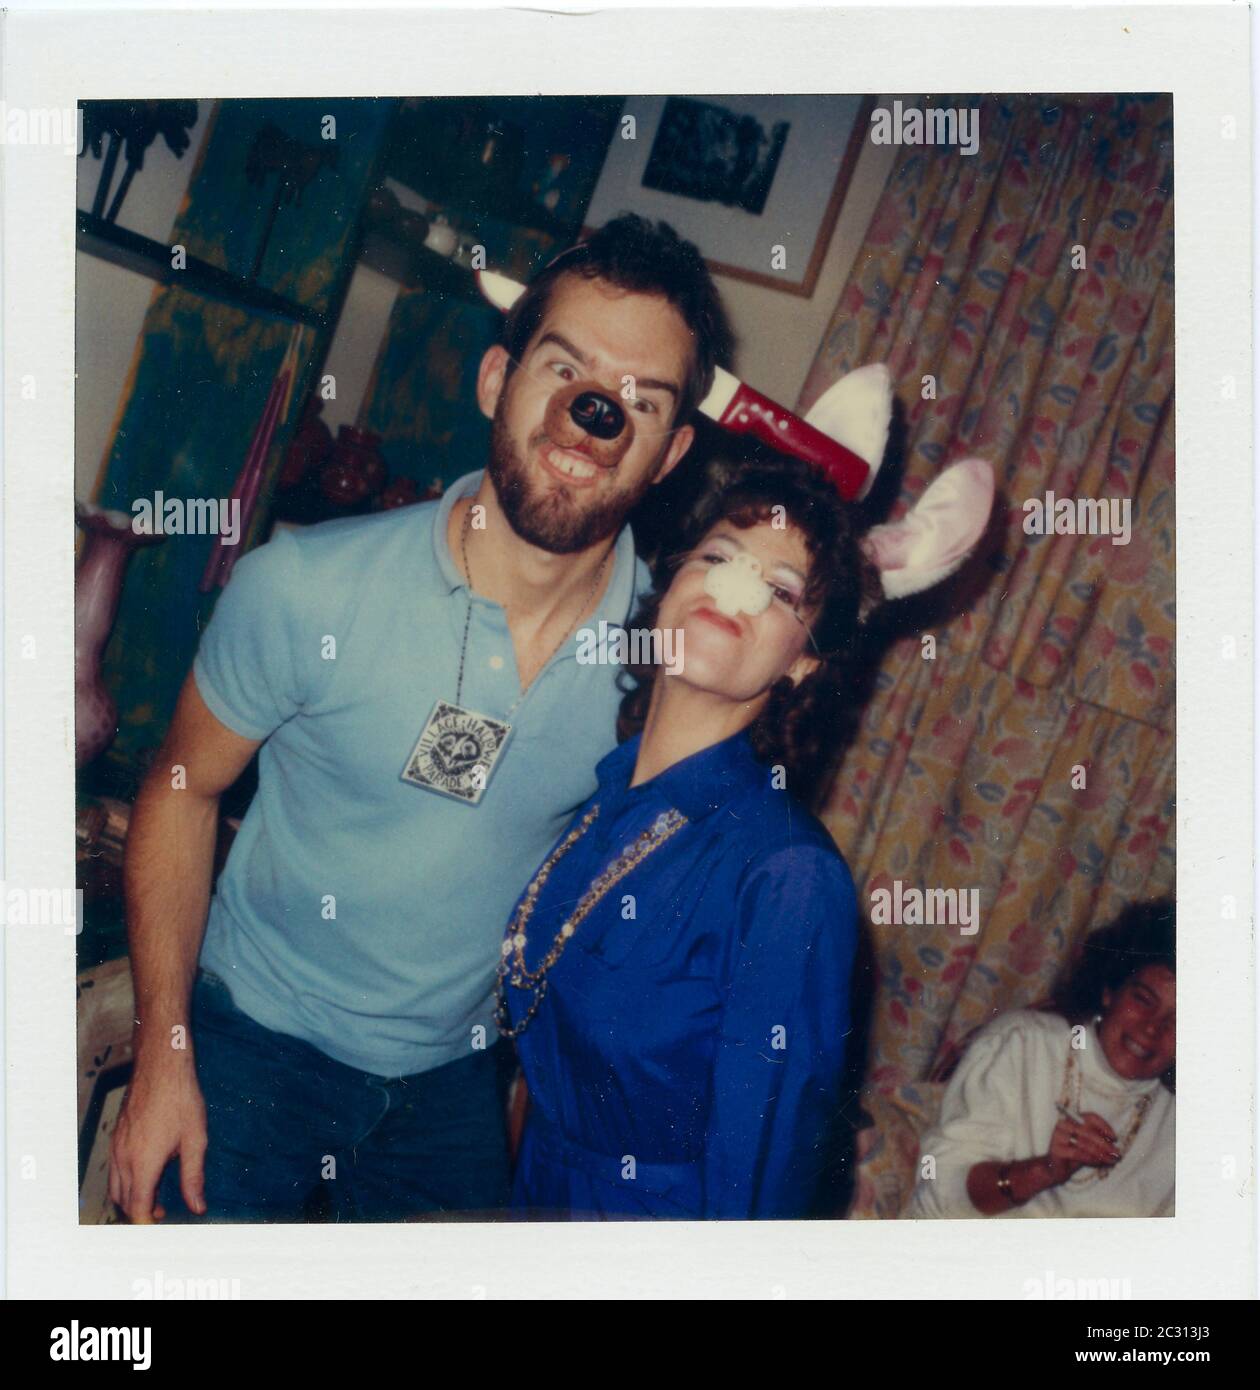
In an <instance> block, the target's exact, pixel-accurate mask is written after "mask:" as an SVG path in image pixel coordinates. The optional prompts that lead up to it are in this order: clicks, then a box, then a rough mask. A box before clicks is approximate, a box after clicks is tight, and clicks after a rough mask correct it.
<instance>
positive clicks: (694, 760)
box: [595, 729, 770, 821]
mask: <svg viewBox="0 0 1260 1390" xmlns="http://www.w3.org/2000/svg"><path fill="white" fill-rule="evenodd" d="M642 737H643V736H642V734H635V736H634V737H633V738H631V739H627V740H626V742H625V743H623V744H621V745H620V747H617V748H614V749H613V751H612V752H611V753H609V754H608V755H607V756H606V757H605V758H603V759H601V761H600V762H599V764H598V766H597V767H596V769H595V775H596V777H597V778H598V779H599V795H600V797H601V798H605V799H606V798H609V797H620V796H623V795H625V794H627V792H629V791H633V792H649V791H650V792H652V793H654V794H655V795H656V796H657V797H659V798H660V799H661V800H663V801H664V802H666V803H667V804H668V805H670V806H673V807H675V808H676V809H677V810H679V811H681V812H682V814H683V815H684V816H686V817H687V819H688V820H692V821H694V820H699V819H700V818H701V817H702V816H707V815H710V814H711V813H712V812H714V811H718V810H721V808H722V807H723V806H725V805H726V804H727V802H729V801H732V800H734V799H735V797H737V796H739V795H740V794H741V793H743V792H746V791H752V790H754V789H755V788H757V787H758V786H760V785H762V783H763V782H765V781H766V780H767V779H768V778H769V776H770V772H769V769H768V768H765V767H763V766H762V765H761V764H760V763H759V762H758V761H757V759H756V757H755V756H754V754H753V750H752V742H751V740H750V739H749V737H748V730H747V729H742V730H741V731H740V732H739V733H737V734H732V735H731V736H730V737H729V738H725V739H723V740H722V741H721V742H720V743H714V744H711V745H710V746H709V747H708V748H701V749H700V751H699V752H698V753H692V754H691V755H690V756H689V757H686V758H683V759H682V760H681V761H680V762H676V763H674V765H673V766H672V767H667V768H666V769H665V771H664V772H661V773H658V774H657V775H656V776H655V777H653V778H652V779H651V780H650V781H648V782H644V783H642V784H640V786H638V787H634V788H630V786H629V783H630V778H631V777H632V776H633V775H634V764H635V759H636V758H637V757H638V753H639V743H640V741H641V740H642Z"/></svg>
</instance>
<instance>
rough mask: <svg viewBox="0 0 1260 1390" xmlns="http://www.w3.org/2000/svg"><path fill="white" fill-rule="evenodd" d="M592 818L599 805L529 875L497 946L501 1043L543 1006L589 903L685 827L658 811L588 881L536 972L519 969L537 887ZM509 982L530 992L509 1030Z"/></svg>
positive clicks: (680, 818)
mask: <svg viewBox="0 0 1260 1390" xmlns="http://www.w3.org/2000/svg"><path fill="white" fill-rule="evenodd" d="M598 815H599V806H598V804H597V805H595V806H592V807H591V809H590V810H589V811H587V813H586V815H585V816H583V817H582V823H581V824H580V825H578V826H576V827H574V829H572V830H570V831H569V833H568V834H567V835H566V836H565V837H564V839H563V840H561V841H560V843H559V844H558V845H557V846H556V847H555V849H553V850H552V851H551V853H550V854H549V855H548V856H547V858H546V860H545V861H544V863H543V866H542V868H541V869H539V870H538V873H537V874H536V875H535V876H534V880H533V882H532V883H531V884H530V885H529V887H528V888H527V889H526V890H525V893H524V896H523V897H522V898H521V901H520V903H519V904H518V906H517V908H516V911H515V912H514V913H513V914H512V921H511V925H510V926H509V928H508V934H507V938H506V940H505V941H504V942H503V948H502V952H501V954H500V956H499V985H498V991H497V995H496V1000H495V1010H494V1021H495V1024H496V1025H497V1026H498V1029H499V1032H500V1033H502V1034H503V1036H504V1037H505V1038H519V1037H520V1035H521V1034H522V1033H523V1032H524V1031H525V1029H526V1028H528V1027H529V1024H530V1022H531V1020H532V1019H533V1017H534V1015H535V1014H536V1013H537V1012H538V1006H539V1005H540V1004H541V1003H542V1001H543V995H545V994H546V992H547V974H548V972H549V971H550V970H551V968H552V966H554V965H555V963H556V962H557V961H558V960H559V959H560V956H561V955H562V953H563V952H564V948H565V947H566V946H567V945H568V943H569V940H570V938H571V937H572V936H573V933H574V932H575V931H577V929H578V926H579V925H580V924H581V922H582V921H583V920H584V919H585V918H586V917H588V916H589V915H590V912H591V910H592V908H594V906H595V904H596V903H597V902H599V900H600V899H601V898H602V897H603V896H604V894H605V893H607V892H608V890H609V889H610V888H612V887H613V885H614V884H617V883H620V882H621V880H622V879H623V878H625V876H626V875H627V874H628V873H630V872H631V870H633V869H635V868H637V867H638V866H639V865H640V864H641V863H642V862H643V861H644V860H645V859H646V858H647V857H648V855H649V854H651V853H652V851H653V850H657V849H660V847H661V846H662V845H663V844H664V843H665V841H666V840H668V839H669V837H670V836H671V835H676V834H677V833H678V832H679V831H680V830H681V829H682V828H683V826H684V825H686V824H687V817H686V816H684V815H683V814H682V812H681V811H675V810H673V809H672V808H671V809H670V810H668V811H662V812H661V814H660V815H659V816H657V818H656V819H655V820H654V821H653V822H652V824H651V825H650V826H649V827H648V828H647V829H646V830H643V831H640V832H639V834H638V835H637V836H636V837H635V839H633V840H632V841H631V842H630V843H629V844H628V845H627V846H626V847H625V848H624V849H623V850H622V851H621V853H620V854H619V855H618V856H617V858H616V859H614V860H613V862H612V863H611V864H609V866H608V867H607V868H606V869H605V870H604V871H603V872H602V873H601V874H600V875H599V876H598V877H597V878H595V879H594V880H592V882H591V885H590V887H589V888H588V889H587V890H586V892H585V893H583V894H582V897H581V899H580V900H579V902H578V905H577V907H576V908H574V910H573V912H572V913H571V914H570V915H569V916H568V917H566V918H565V919H564V921H563V922H562V923H561V924H560V930H559V931H558V932H557V933H556V938H555V940H554V941H553V942H552V943H551V949H550V950H549V951H548V952H547V954H546V955H545V956H544V957H543V958H542V960H540V961H539V962H538V969H537V970H530V969H529V967H528V966H527V965H526V964H525V946H526V940H527V939H526V935H525V928H526V926H527V925H528V924H529V919H530V918H531V917H532V916H533V915H534V907H535V905H536V904H537V902H538V896H539V894H540V893H541V892H542V889H543V885H544V884H545V883H546V882H547V880H548V878H550V877H551V871H552V869H553V868H554V867H555V865H556V863H557V861H558V860H560V859H562V858H563V857H564V856H565V855H566V854H567V853H568V852H569V851H570V850H571V849H572V848H573V846H574V845H575V844H577V842H578V841H579V840H580V839H581V838H582V836H583V835H585V834H586V832H587V831H588V830H589V829H590V827H591V826H592V825H593V824H594V822H595V818H596V817H597V816H598ZM509 983H510V984H511V985H512V986H513V987H514V988H515V989H522V990H530V991H532V993H533V996H534V997H533V999H532V1000H531V1001H530V1005H529V1008H528V1010H527V1011H526V1014H525V1017H524V1018H523V1019H521V1021H520V1022H519V1023H518V1024H516V1025H515V1026H513V1024H512V1017H511V1014H510V1012H509V1010H508V1003H507V985H508V984H509Z"/></svg>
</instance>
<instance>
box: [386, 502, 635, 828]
mask: <svg viewBox="0 0 1260 1390" xmlns="http://www.w3.org/2000/svg"><path fill="white" fill-rule="evenodd" d="M471 522H472V507H469V508H468V510H467V512H465V513H464V523H463V525H462V526H461V528H460V553H461V554H462V556H463V559H464V575H465V577H466V578H467V580H468V607H467V609H466V611H465V613H464V638H463V641H462V642H461V643H460V647H459V676H458V678H457V680H456V682H455V700H454V703H452V702H451V701H450V700H441V699H439V700H438V701H437V703H436V704H435V705H434V706H433V709H432V711H431V713H430V714H429V717H428V719H427V720H426V721H425V725H424V728H423V729H421V730H420V737H419V738H418V739H417V740H416V744H415V747H414V748H413V749H412V750H411V752H410V753H409V754H408V755H407V761H406V762H405V763H404V764H403V770H402V773H401V777H402V780H403V781H404V782H410V783H412V784H413V785H414V786H417V787H423V788H424V789H425V790H426V791H432V792H439V793H441V795H443V796H453V797H456V798H458V799H459V800H460V801H466V802H467V803H468V804H469V805H470V806H476V805H477V803H478V802H479V801H480V800H481V798H482V796H483V794H484V793H485V790H486V787H487V786H488V785H489V782H490V777H491V774H492V773H493V772H494V769H495V767H496V766H497V764H498V761H499V759H500V757H501V756H502V754H503V750H504V748H505V747H506V746H507V741H508V736H509V735H510V734H511V732H512V725H511V724H510V723H509V722H508V721H509V720H510V719H511V718H512V715H513V714H515V713H516V709H517V706H518V705H519V704H520V703H521V701H522V700H523V699H524V698H525V696H526V694H527V693H528V691H529V690H532V689H533V688H534V685H535V683H536V680H537V677H535V680H534V681H531V682H530V684H529V686H528V688H527V689H526V690H522V691H521V693H520V694H519V695H518V696H517V697H516V699H515V700H513V701H512V706H511V708H510V709H509V710H508V712H507V713H506V714H505V715H504V716H503V718H502V719H492V718H491V717H490V716H489V715H488V714H478V713H477V711H476V710H471V709H465V708H464V706H463V705H461V704H460V699H461V697H462V696H463V693H464V659H465V657H466V656H467V655H468V627H469V624H470V623H471V622H472V588H473V578H472V569H471V567H470V566H469V564H468V531H469V527H470V525H471ZM607 563H608V552H607V551H605V553H604V558H603V559H602V560H601V561H600V562H599V568H598V569H597V570H596V571H595V578H594V579H593V580H592V581H591V587H590V589H589V590H588V592H587V594H586V597H585V598H584V599H583V600H582V606H581V607H580V608H579V609H578V613H577V617H575V618H574V619H573V622H572V624H571V625H570V627H569V630H568V631H567V632H566V633H565V634H564V636H563V637H562V638H561V639H560V640H559V642H557V643H556V645H555V646H554V647H553V648H552V650H551V655H550V656H548V658H547V661H544V662H543V666H542V667H540V668H539V672H540V674H541V671H542V669H543V667H545V666H546V665H547V662H549V661H550V660H551V658H552V657H553V656H555V654H556V652H558V651H559V650H560V648H561V647H563V646H564V644H565V643H566V642H567V641H568V640H569V638H570V637H571V636H572V635H573V629H574V628H575V627H577V625H578V623H579V622H580V621H581V620H582V614H583V613H585V612H586V610H587V608H589V607H590V603H591V600H592V599H593V598H594V597H595V591H596V589H598V588H599V581H600V579H601V578H602V577H603V574H604V566H605V565H606V564H607Z"/></svg>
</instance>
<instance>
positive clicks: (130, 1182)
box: [109, 1054, 206, 1226]
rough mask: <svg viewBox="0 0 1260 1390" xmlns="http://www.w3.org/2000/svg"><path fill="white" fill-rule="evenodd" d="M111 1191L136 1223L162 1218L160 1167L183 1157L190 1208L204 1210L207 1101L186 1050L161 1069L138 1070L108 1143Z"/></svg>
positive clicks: (183, 1187)
mask: <svg viewBox="0 0 1260 1390" xmlns="http://www.w3.org/2000/svg"><path fill="white" fill-rule="evenodd" d="M109 1152H110V1164H109V1195H110V1198H111V1199H112V1200H113V1201H114V1202H116V1203H117V1204H118V1206H119V1207H120V1208H121V1209H122V1211H123V1212H124V1214H125V1215H126V1217H127V1219H128V1220H129V1221H131V1222H132V1223H133V1224H134V1225H137V1226H149V1225H152V1224H153V1223H154V1222H155V1221H161V1220H162V1219H163V1217H164V1216H165V1215H166V1211H165V1209H164V1208H162V1207H161V1206H158V1205H157V1204H156V1201H155V1197H156V1192H157V1185H158V1181H159V1180H160V1178H161V1176H162V1170H163V1169H164V1168H165V1167H166V1165H167V1163H168V1162H169V1161H170V1160H171V1159H172V1158H178V1159H179V1185H180V1190H181V1191H182V1192H183V1194H184V1201H185V1202H186V1203H187V1204H188V1209H189V1210H190V1211H192V1212H195V1213H196V1214H197V1215H199V1216H200V1215H202V1214H203V1213H204V1212H205V1210H206V1198H205V1158H206V1106H205V1102H204V1101H203V1100H202V1097H201V1088H200V1087H199V1086H198V1085H197V1074H196V1071H195V1070H194V1068H193V1064H192V1060H191V1058H190V1057H189V1056H188V1055H187V1054H184V1055H183V1056H180V1057H179V1058H178V1059H172V1060H171V1061H170V1062H168V1063H163V1064H162V1065H161V1066H160V1067H158V1068H157V1069H153V1068H150V1069H148V1070H145V1071H140V1070H138V1069H137V1072H136V1074H135V1076H134V1077H133V1079H132V1083H131V1085H130V1086H129V1087H128V1088H127V1098H126V1100H125V1101H124V1102H123V1108H122V1113H121V1114H120V1115H119V1117H118V1127H117V1129H115V1131H114V1137H113V1140H112V1141H111V1143H110V1147H109Z"/></svg>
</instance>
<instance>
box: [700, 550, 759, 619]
mask: <svg viewBox="0 0 1260 1390" xmlns="http://www.w3.org/2000/svg"><path fill="white" fill-rule="evenodd" d="M704 591H705V593H706V594H708V595H709V597H710V598H711V599H712V600H713V601H714V602H715V603H716V604H717V610H718V612H719V613H721V615H722V616H723V617H724V618H735V617H738V616H739V614H741V613H747V614H748V615H749V616H750V617H754V618H755V617H756V616H757V614H758V613H764V612H765V611H766V609H767V608H769V607H770V598H771V592H770V585H769V584H767V583H766V581H765V580H764V579H762V577H761V562H760V561H759V560H758V559H757V557H756V556H755V555H746V554H738V555H736V556H734V557H733V558H732V559H730V560H725V561H723V563H722V564H720V565H714V566H712V567H711V568H710V569H709V571H708V572H707V573H706V574H705V576H704Z"/></svg>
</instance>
